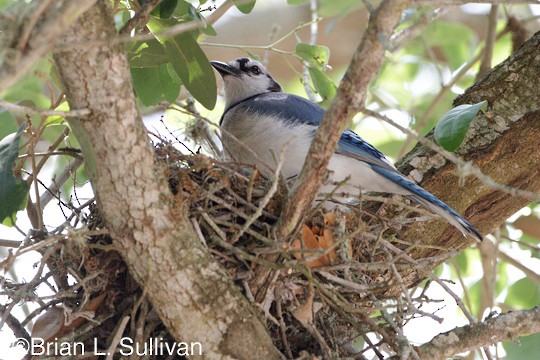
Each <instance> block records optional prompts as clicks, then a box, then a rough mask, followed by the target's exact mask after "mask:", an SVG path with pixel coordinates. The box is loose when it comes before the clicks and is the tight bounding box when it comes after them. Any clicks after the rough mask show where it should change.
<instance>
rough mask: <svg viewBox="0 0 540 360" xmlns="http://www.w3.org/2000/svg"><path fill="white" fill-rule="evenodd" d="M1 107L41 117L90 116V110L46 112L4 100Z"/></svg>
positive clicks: (0, 104) (0, 103)
mask: <svg viewBox="0 0 540 360" xmlns="http://www.w3.org/2000/svg"><path fill="white" fill-rule="evenodd" d="M0 107H3V108H6V109H7V110H9V111H12V112H15V113H21V114H30V115H40V116H63V117H67V116H77V117H80V116H84V115H88V114H90V110H88V109H78V110H71V111H60V110H46V109H33V108H30V107H27V106H21V105H17V104H13V103H10V102H7V101H4V100H0Z"/></svg>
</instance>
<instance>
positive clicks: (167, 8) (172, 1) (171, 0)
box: [151, 0, 178, 19]
mask: <svg viewBox="0 0 540 360" xmlns="http://www.w3.org/2000/svg"><path fill="white" fill-rule="evenodd" d="M176 5H178V0H163V1H162V2H161V3H160V4H159V5H158V6H156V7H155V8H154V10H152V12H151V14H152V15H153V16H157V17H159V18H160V19H169V18H170V17H171V16H172V15H173V14H174V10H175V9H176Z"/></svg>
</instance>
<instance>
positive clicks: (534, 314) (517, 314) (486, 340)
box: [416, 307, 540, 360]
mask: <svg viewBox="0 0 540 360" xmlns="http://www.w3.org/2000/svg"><path fill="white" fill-rule="evenodd" d="M539 331H540V307H535V308H534V309H530V310H520V311H513V312H508V313H505V314H501V315H497V316H494V317H492V318H489V319H486V320H485V321H483V322H481V323H478V324H473V325H467V326H462V327H459V328H455V329H453V330H451V331H448V332H446V333H443V334H439V335H437V336H435V337H434V338H433V339H432V340H431V341H430V342H428V343H427V344H424V345H421V346H418V347H417V348H416V351H417V352H418V355H420V358H421V359H422V360H431V359H434V360H436V359H447V358H450V357H452V356H453V355H455V354H458V353H462V352H466V351H471V350H475V349H478V348H479V347H482V346H489V345H491V344H495V343H498V342H501V341H508V340H514V339H516V338H518V337H520V336H524V335H527V334H533V333H537V332H539Z"/></svg>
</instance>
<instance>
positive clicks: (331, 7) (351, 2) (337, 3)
mask: <svg viewBox="0 0 540 360" xmlns="http://www.w3.org/2000/svg"><path fill="white" fill-rule="evenodd" d="M362 6H363V3H362V1H358V0H320V1H319V11H318V13H319V16H322V17H331V16H336V15H344V14H348V13H350V12H352V11H353V10H355V9H359V8H360V7H362Z"/></svg>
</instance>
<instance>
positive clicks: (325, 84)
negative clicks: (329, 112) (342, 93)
mask: <svg viewBox="0 0 540 360" xmlns="http://www.w3.org/2000/svg"><path fill="white" fill-rule="evenodd" d="M308 71H309V76H311V81H312V82H313V86H314V87H315V90H317V92H318V93H319V95H321V97H322V99H323V101H322V102H323V103H326V104H328V103H329V102H330V101H332V99H333V98H334V96H336V92H337V87H336V85H335V84H334V82H333V81H332V80H331V79H330V78H329V77H328V76H326V74H325V73H323V72H322V71H321V70H320V69H319V68H316V67H313V66H310V67H308Z"/></svg>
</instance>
